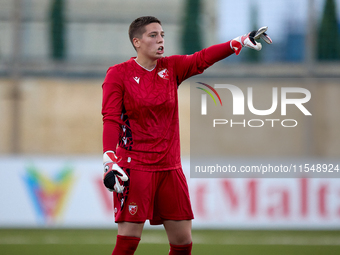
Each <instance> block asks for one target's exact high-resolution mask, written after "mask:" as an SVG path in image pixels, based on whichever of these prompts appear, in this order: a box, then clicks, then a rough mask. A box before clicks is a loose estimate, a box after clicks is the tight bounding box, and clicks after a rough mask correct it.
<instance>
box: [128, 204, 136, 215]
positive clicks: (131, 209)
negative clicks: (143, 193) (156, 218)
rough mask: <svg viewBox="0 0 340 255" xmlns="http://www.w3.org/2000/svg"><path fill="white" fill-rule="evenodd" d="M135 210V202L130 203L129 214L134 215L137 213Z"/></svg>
mask: <svg viewBox="0 0 340 255" xmlns="http://www.w3.org/2000/svg"><path fill="white" fill-rule="evenodd" d="M137 210H138V206H137V205H136V203H133V202H132V203H130V204H129V213H130V214H131V215H135V214H136V213H137Z"/></svg>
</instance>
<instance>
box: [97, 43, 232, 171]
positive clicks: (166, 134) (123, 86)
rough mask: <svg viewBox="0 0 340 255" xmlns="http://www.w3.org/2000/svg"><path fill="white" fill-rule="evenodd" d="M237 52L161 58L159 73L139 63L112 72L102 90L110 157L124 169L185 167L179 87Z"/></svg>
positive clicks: (220, 48)
mask: <svg viewBox="0 0 340 255" xmlns="http://www.w3.org/2000/svg"><path fill="white" fill-rule="evenodd" d="M232 53H234V51H233V50H232V49H231V48H230V42H226V43H222V44H217V45H214V46H211V47H209V48H206V49H203V50H201V51H199V52H196V53H194V54H192V55H174V56H170V57H163V58H160V59H158V60H157V65H156V66H155V68H154V69H153V70H147V69H145V68H143V67H142V66H140V65H139V64H138V63H137V62H136V61H135V58H131V59H130V60H128V61H126V62H123V63H121V64H118V65H115V66H112V67H110V68H109V69H108V71H107V74H106V77H105V80H104V83H103V86H102V87H103V105H102V114H103V150H104V152H105V151H108V150H113V151H115V152H116V154H117V156H120V157H122V160H121V162H120V163H119V165H120V166H121V167H127V168H132V169H136V170H144V171H159V170H171V169H176V168H180V167H181V158H180V139H179V119H178V97H177V89H178V86H179V85H180V84H181V83H182V81H184V80H185V79H187V78H189V77H191V76H193V75H196V74H200V73H202V72H203V71H204V70H205V69H206V68H208V67H209V66H211V65H212V64H214V63H215V62H217V61H219V60H221V59H223V58H226V57H228V56H229V55H231V54H232Z"/></svg>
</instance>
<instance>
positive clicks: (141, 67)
mask: <svg viewBox="0 0 340 255" xmlns="http://www.w3.org/2000/svg"><path fill="white" fill-rule="evenodd" d="M134 61H135V62H136V63H137V64H138V65H139V66H140V67H141V68H143V69H145V70H146V71H149V72H151V71H153V70H154V69H155V68H156V66H157V64H156V65H155V66H154V67H153V68H152V69H151V70H149V69H147V68H145V67H144V66H142V65H141V64H139V63H138V62H137V60H136V59H134Z"/></svg>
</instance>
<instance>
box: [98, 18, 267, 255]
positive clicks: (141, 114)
mask: <svg viewBox="0 0 340 255" xmlns="http://www.w3.org/2000/svg"><path fill="white" fill-rule="evenodd" d="M265 31H266V28H265V27H264V28H261V29H259V30H258V31H253V32H251V33H249V34H246V35H244V36H239V37H237V38H235V39H233V40H231V41H228V42H226V43H222V44H217V45H213V46H211V47H208V48H206V49H203V50H201V51H199V52H196V53H195V54H192V55H174V56H169V57H164V56H163V54H164V50H165V44H164V31H163V29H162V26H161V22H160V21H159V20H158V19H157V18H155V17H151V16H145V17H140V18H138V19H136V20H134V21H133V22H132V23H131V25H130V27H129V37H130V41H131V43H132V45H133V47H134V49H135V50H136V52H137V57H133V58H131V59H129V60H128V61H126V62H123V63H121V64H118V65H114V66H112V67H110V68H109V69H108V71H107V74H106V77H105V80H104V83H103V85H102V87H103V104H102V114H103V151H104V156H103V158H104V178H103V180H104V185H105V186H106V187H107V188H108V189H109V190H110V191H114V193H113V196H114V213H115V222H117V223H118V235H117V241H116V246H115V248H114V250H113V252H112V254H113V255H117V254H134V252H135V250H136V249H137V246H138V243H139V241H140V238H141V235H142V230H143V226H144V223H145V221H146V220H149V221H150V224H151V225H157V224H163V225H164V228H165V231H166V233H167V236H168V240H169V243H170V252H169V254H170V255H174V254H191V248H192V239H191V220H192V219H193V218H194V216H193V213H192V209H191V203H190V198H189V192H188V186H187V182H186V179H185V176H184V174H183V171H182V166H181V158H180V139H179V119H178V97H177V91H178V90H177V89H178V86H179V85H180V84H181V83H182V82H183V81H184V80H185V79H187V78H189V77H191V76H193V75H196V74H200V73H202V72H203V71H204V70H205V69H206V68H208V67H210V66H211V65H213V64H214V63H215V62H217V61H219V60H221V59H223V58H226V57H228V56H229V55H231V54H233V53H236V55H238V54H239V53H240V51H241V49H242V48H243V47H250V48H252V49H255V50H261V48H262V45H261V44H260V43H259V42H257V41H256V40H255V39H260V38H262V39H264V41H265V42H267V43H271V39H270V38H269V37H268V36H267V34H266V33H265Z"/></svg>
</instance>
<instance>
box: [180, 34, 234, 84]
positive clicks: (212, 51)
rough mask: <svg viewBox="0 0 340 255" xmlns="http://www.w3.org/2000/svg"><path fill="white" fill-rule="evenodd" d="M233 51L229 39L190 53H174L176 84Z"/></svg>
mask: <svg viewBox="0 0 340 255" xmlns="http://www.w3.org/2000/svg"><path fill="white" fill-rule="evenodd" d="M233 53H234V51H233V50H232V49H231V47H230V41H228V42H226V43H221V44H216V45H213V46H210V47H208V48H205V49H203V50H201V51H198V52H196V53H194V54H192V55H176V56H174V61H175V64H174V67H175V71H176V74H177V84H178V85H179V84H181V83H182V81H184V80H185V79H188V78H189V77H191V76H193V75H196V74H201V73H203V71H204V70H205V69H207V68H208V67H210V66H212V65H213V64H214V63H216V62H217V61H220V60H222V59H224V58H226V57H228V56H230V55H231V54H233Z"/></svg>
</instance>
